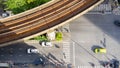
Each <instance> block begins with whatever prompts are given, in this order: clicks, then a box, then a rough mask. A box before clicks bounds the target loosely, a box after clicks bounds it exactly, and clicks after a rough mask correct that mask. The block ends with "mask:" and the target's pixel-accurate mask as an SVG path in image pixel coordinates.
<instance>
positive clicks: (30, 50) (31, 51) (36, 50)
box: [27, 48, 39, 53]
mask: <svg viewBox="0 0 120 68" xmlns="http://www.w3.org/2000/svg"><path fill="white" fill-rule="evenodd" d="M27 53H39V50H38V49H31V48H29V49H27Z"/></svg>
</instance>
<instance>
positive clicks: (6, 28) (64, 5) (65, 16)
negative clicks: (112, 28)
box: [0, 0, 103, 46]
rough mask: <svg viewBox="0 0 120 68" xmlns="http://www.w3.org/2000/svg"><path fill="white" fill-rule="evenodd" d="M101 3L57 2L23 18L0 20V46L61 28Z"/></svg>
mask: <svg viewBox="0 0 120 68" xmlns="http://www.w3.org/2000/svg"><path fill="white" fill-rule="evenodd" d="M102 1H103V0H71V1H70V0H58V1H56V2H54V3H53V4H51V5H50V6H49V7H45V8H44V9H42V10H38V11H36V12H34V13H31V14H28V15H25V16H23V17H22V16H20V17H19V16H18V18H16V19H10V18H8V20H7V21H4V20H5V19H4V20H1V23H0V44H1V46H3V45H7V44H11V43H13V42H16V41H18V40H23V39H28V38H32V37H34V36H36V35H38V34H43V33H45V32H47V31H49V30H51V29H55V28H57V27H59V26H62V25H63V24H64V23H66V21H67V20H68V21H70V20H72V19H74V18H75V17H74V16H77V15H78V14H79V16H80V15H82V14H84V13H85V12H87V11H89V10H90V9H92V8H93V7H95V6H96V5H98V4H99V3H101V2H102ZM29 11H30V10H29ZM80 13H81V14H80ZM77 17H78V16H77ZM69 19H70V20H69Z"/></svg>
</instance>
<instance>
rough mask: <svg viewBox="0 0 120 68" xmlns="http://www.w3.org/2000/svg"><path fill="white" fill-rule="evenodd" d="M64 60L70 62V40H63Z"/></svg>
mask: <svg viewBox="0 0 120 68" xmlns="http://www.w3.org/2000/svg"><path fill="white" fill-rule="evenodd" d="M63 60H64V61H65V62H67V63H70V42H63Z"/></svg>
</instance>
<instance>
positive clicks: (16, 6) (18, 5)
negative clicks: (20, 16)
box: [4, 0, 50, 14]
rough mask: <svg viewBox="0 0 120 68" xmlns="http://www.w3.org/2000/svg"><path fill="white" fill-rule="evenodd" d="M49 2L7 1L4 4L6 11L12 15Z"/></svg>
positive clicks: (43, 0) (32, 0)
mask: <svg viewBox="0 0 120 68" xmlns="http://www.w3.org/2000/svg"><path fill="white" fill-rule="evenodd" d="M48 1H50V0H7V1H6V2H5V3H4V4H5V5H6V10H11V11H12V12H13V13H14V14H17V13H20V12H24V11H26V10H29V9H31V8H34V7H36V6H39V5H41V4H43V3H46V2H48Z"/></svg>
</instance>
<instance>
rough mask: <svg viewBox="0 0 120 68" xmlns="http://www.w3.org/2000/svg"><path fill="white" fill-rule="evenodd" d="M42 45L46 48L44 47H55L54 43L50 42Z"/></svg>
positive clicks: (44, 42)
mask: <svg viewBox="0 0 120 68" xmlns="http://www.w3.org/2000/svg"><path fill="white" fill-rule="evenodd" d="M41 45H42V46H44V47H51V46H53V45H52V43H51V42H48V41H43V42H41Z"/></svg>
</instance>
